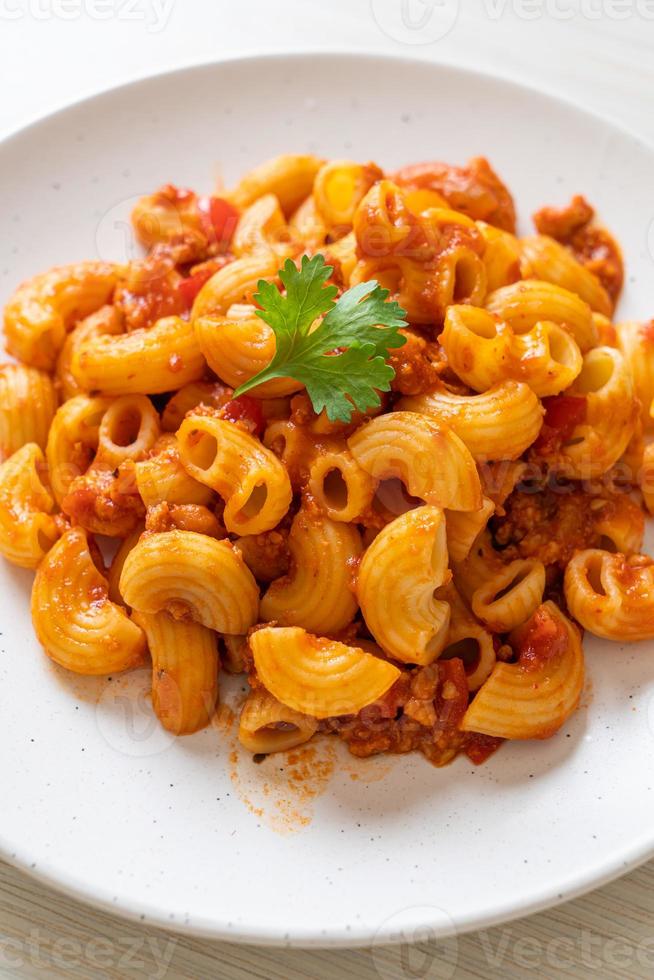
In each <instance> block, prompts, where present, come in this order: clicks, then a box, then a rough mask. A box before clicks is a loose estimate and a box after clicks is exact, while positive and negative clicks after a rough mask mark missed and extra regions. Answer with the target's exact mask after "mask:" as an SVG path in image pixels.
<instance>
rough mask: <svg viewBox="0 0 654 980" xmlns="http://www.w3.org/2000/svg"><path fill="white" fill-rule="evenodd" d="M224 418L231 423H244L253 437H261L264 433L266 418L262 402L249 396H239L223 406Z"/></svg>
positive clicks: (222, 414) (222, 413)
mask: <svg viewBox="0 0 654 980" xmlns="http://www.w3.org/2000/svg"><path fill="white" fill-rule="evenodd" d="M220 414H221V416H222V418H224V419H227V420H228V421H229V422H244V423H245V424H246V425H247V427H248V429H249V430H250V432H251V433H252V435H256V436H260V435H261V433H262V432H263V426H264V418H263V410H262V408H261V402H260V401H259V400H258V399H257V398H250V397H249V395H239V397H238V398H232V400H231V401H229V402H227V404H226V405H223V407H222V409H221V412H220Z"/></svg>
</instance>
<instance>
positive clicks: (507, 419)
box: [396, 381, 544, 463]
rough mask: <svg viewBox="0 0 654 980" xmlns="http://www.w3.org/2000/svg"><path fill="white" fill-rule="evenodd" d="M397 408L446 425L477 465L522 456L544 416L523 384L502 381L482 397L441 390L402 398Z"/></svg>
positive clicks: (528, 388)
mask: <svg viewBox="0 0 654 980" xmlns="http://www.w3.org/2000/svg"><path fill="white" fill-rule="evenodd" d="M396 408H397V410H398V411H405V412H419V413H420V414H422V415H429V416H430V417H431V418H434V419H436V421H438V422H444V423H446V424H447V425H448V426H449V427H450V429H451V430H452V432H455V433H456V435H457V436H458V437H459V438H460V439H461V440H463V442H464V443H465V444H466V446H467V447H468V449H469V450H470V452H471V453H472V455H473V456H474V458H475V459H476V460H477V462H478V463H482V462H487V461H488V460H493V459H517V458H518V457H519V456H522V454H523V453H524V451H525V450H526V449H528V448H529V446H531V444H532V443H533V442H534V440H535V439H536V437H537V435H538V433H539V432H540V429H541V426H542V424H543V414H544V412H543V408H542V406H541V403H540V401H539V399H538V396H537V395H536V394H535V393H534V392H533V391H532V389H531V388H530V387H529V385H528V384H524V383H523V382H520V381H500V382H499V383H498V384H495V385H493V386H492V387H491V388H489V389H488V391H485V392H483V393H482V394H479V395H456V394H453V393H452V392H450V391H448V390H447V388H445V386H442V387H440V388H436V389H435V390H434V391H431V392H429V393H428V394H424V395H413V396H410V397H408V398H402V399H400V401H399V402H398V403H397V405H396Z"/></svg>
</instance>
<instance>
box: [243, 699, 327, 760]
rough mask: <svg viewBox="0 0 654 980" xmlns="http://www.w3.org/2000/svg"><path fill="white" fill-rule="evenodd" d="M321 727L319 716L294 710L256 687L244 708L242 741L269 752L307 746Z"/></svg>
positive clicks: (251, 749) (261, 752)
mask: <svg viewBox="0 0 654 980" xmlns="http://www.w3.org/2000/svg"><path fill="white" fill-rule="evenodd" d="M317 730H318V722H317V720H316V719H315V718H310V717H309V716H308V715H303V714H301V713H300V712H299V711H294V710H293V709H292V708H289V707H287V706H286V705H285V704H282V703H281V701H278V700H277V699H276V698H274V697H273V696H272V694H269V693H268V691H265V690H264V689H263V688H261V687H256V688H254V689H253V690H251V691H250V693H249V694H248V696H247V698H246V701H245V703H244V705H243V707H242V708H241V717H240V718H239V724H238V740H239V742H240V743H241V745H243V746H244V747H245V748H246V749H247V750H248V751H249V752H253V753H255V754H256V755H269V754H270V753H271V752H287V751H288V750H289V749H294V748H296V747H297V746H298V745H303V744H304V742H308V741H309V739H310V738H313V736H314V735H315V733H316V731H317Z"/></svg>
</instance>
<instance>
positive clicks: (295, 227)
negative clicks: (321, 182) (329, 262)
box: [288, 194, 327, 253]
mask: <svg viewBox="0 0 654 980" xmlns="http://www.w3.org/2000/svg"><path fill="white" fill-rule="evenodd" d="M288 224H289V227H290V228H291V229H292V231H293V233H294V234H295V235H296V236H297V237H298V238H299V239H300V241H302V242H303V243H304V247H305V248H306V249H307V252H308V253H311V252H313V251H314V250H320V251H322V249H323V247H324V245H325V239H326V238H327V226H326V225H325V223H324V221H323V219H322V217H321V216H320V215H319V214H318V209H317V208H316V202H315V201H314V199H313V195H312V194H310V195H309V196H308V197H305V199H304V200H303V201H302V204H300V205H299V207H297V208H296V210H295V211H294V212H293V214H292V215H291V216H290V218H289V219H288Z"/></svg>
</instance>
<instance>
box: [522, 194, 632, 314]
mask: <svg viewBox="0 0 654 980" xmlns="http://www.w3.org/2000/svg"><path fill="white" fill-rule="evenodd" d="M594 216H595V211H594V209H593V207H592V205H590V204H589V203H588V201H587V200H586V199H585V198H584V197H582V196H581V195H580V194H575V196H574V197H573V198H572V200H571V201H570V202H569V204H566V205H565V207H562V208H555V207H550V206H547V207H544V208H541V209H540V211H536V213H535V214H534V224H535V226H536V230H537V231H538V232H539V233H540V234H541V235H549V236H550V238H555V239H556V241H557V242H561V244H562V245H567V246H568V248H569V249H570V251H571V252H572V253H573V254H574V256H575V258H576V259H577V260H578V261H579V262H581V264H582V265H584V266H586V268H587V269H589V270H590V272H592V273H594V275H596V276H597V278H598V279H599V281H600V282H601V284H602V285H603V286H604V289H605V290H606V291H607V293H608V294H609V296H610V297H611V299H612V300H613V302H614V303H615V301H616V300H617V298H618V296H619V295H620V290H621V289H622V283H623V281H624V265H623V262H622V253H621V251H620V246H619V245H618V243H617V242H616V240H615V239H614V237H613V235H611V233H610V232H609V231H607V230H606V228H602V227H600V226H599V225H595V224H593V223H592V221H593V218H594Z"/></svg>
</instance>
